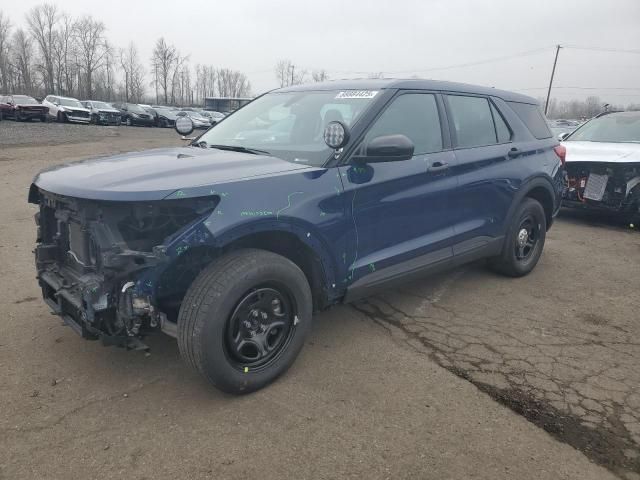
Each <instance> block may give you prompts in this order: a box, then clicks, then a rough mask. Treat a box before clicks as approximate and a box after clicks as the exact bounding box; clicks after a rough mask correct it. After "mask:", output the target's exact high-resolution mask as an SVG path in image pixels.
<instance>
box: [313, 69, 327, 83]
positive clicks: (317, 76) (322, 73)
mask: <svg viewBox="0 0 640 480" xmlns="http://www.w3.org/2000/svg"><path fill="white" fill-rule="evenodd" d="M311 78H312V80H313V81H314V82H326V81H327V80H329V74H327V71H326V70H324V69H322V70H314V71H313V72H311Z"/></svg>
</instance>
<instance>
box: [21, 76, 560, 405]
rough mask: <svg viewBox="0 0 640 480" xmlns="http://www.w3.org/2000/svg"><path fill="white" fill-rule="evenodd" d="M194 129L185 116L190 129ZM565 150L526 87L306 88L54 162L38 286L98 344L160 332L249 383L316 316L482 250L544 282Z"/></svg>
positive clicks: (291, 346)
mask: <svg viewBox="0 0 640 480" xmlns="http://www.w3.org/2000/svg"><path fill="white" fill-rule="evenodd" d="M185 113H186V112H185ZM193 123H194V122H193V120H192V119H191V117H190V116H188V115H180V116H179V117H178V118H177V120H176V130H177V131H178V132H179V133H182V134H189V133H191V131H192V130H193ZM274 131H277V132H278V134H277V135H274ZM563 159H564V148H563V147H561V146H559V145H558V142H557V140H556V139H555V138H554V137H553V136H552V134H551V132H550V131H549V129H548V127H547V124H546V122H545V120H544V117H543V115H542V114H541V112H540V109H539V106H538V105H537V103H536V101H535V100H534V99H532V98H530V97H526V96H523V95H519V94H515V93H510V92H504V91H500V90H496V89H493V88H482V87H474V86H469V85H461V84H455V83H448V82H436V81H425V80H405V81H400V80H368V81H364V80H359V81H344V82H328V83H317V84H314V85H313V86H308V87H305V86H295V87H288V88H284V89H280V90H276V91H273V92H270V93H268V94H266V95H264V96H262V97H259V98H258V99H256V100H255V101H253V102H251V103H250V104H248V105H246V106H245V107H243V108H242V109H241V110H238V111H236V112H235V113H234V114H233V115H231V116H230V117H229V118H227V119H225V121H224V122H221V123H220V124H219V125H217V126H216V128H212V129H210V130H208V131H207V132H205V133H203V134H202V135H200V136H199V137H197V138H196V139H195V140H193V142H192V144H191V145H190V146H188V147H182V148H168V149H163V150H152V151H148V152H140V153H129V154H124V155H119V156H116V157H113V158H108V157H106V158H100V159H95V160H90V161H82V162H81V163H80V164H69V165H65V166H62V167H59V168H56V169H51V170H47V171H43V172H41V173H40V174H39V175H38V176H37V177H36V178H35V179H34V183H33V184H32V186H31V189H30V192H29V201H30V202H32V203H37V204H39V205H40V214H39V216H38V217H36V220H37V222H38V225H39V231H40V235H39V243H38V246H37V248H36V252H35V253H36V265H37V270H38V279H39V282H40V286H41V287H42V292H43V297H44V299H45V300H46V301H47V303H49V305H50V306H51V307H52V308H53V310H54V312H55V313H58V314H59V315H61V316H62V317H63V319H64V320H65V321H66V322H67V323H69V324H70V325H72V326H74V328H75V329H76V331H78V332H79V333H81V334H83V335H84V336H85V337H87V338H101V339H102V340H103V342H105V343H107V344H120V345H125V346H128V347H130V348H144V345H143V344H142V343H141V342H142V339H141V337H142V336H143V335H144V334H145V333H148V332H150V331H156V330H161V331H163V332H165V333H167V334H169V335H172V336H175V337H177V339H178V345H179V348H180V352H181V354H182V356H183V358H184V359H185V360H186V361H187V362H188V363H189V364H191V365H192V366H193V367H194V368H196V369H197V370H198V371H199V372H200V373H201V374H202V375H203V376H204V377H205V378H207V379H208V380H209V381H210V382H212V383H213V384H214V385H216V386H218V387H219V388H221V389H223V390H225V391H228V392H232V393H246V392H250V391H253V390H256V389H258V388H261V387H263V386H265V385H266V384H268V383H269V382H271V381H273V380H274V379H275V378H276V377H277V376H278V375H280V374H282V373H283V372H284V371H286V370H287V368H288V367H289V366H290V365H291V364H292V362H293V361H294V359H295V358H296V356H297V354H298V352H299V351H300V349H301V348H302V346H303V344H304V341H305V337H306V336H307V334H308V333H309V331H310V327H311V320H312V312H313V311H314V310H321V309H324V308H326V307H328V306H330V305H332V304H336V303H339V302H348V301H352V300H354V299H357V298H360V297H362V296H365V295H368V294H370V293H372V292H375V291H376V290H378V289H381V288H386V287H388V286H389V285H392V284H394V283H395V282H397V281H400V280H409V279H411V278H413V277H414V276H417V275H422V274H426V273H432V272H435V271H440V270H442V269H446V268H450V267H453V266H455V265H459V264H462V263H465V262H469V261H472V260H477V259H480V258H488V259H489V263H490V265H491V266H492V268H494V269H495V270H496V271H499V272H501V273H503V274H505V275H509V276H514V277H516V276H522V275H526V274H528V273H529V272H530V271H531V270H532V269H533V268H534V267H535V265H536V264H537V262H538V259H539V258H540V255H541V254H542V250H543V247H544V242H545V236H546V232H547V229H548V228H549V227H550V226H551V223H552V221H553V218H554V215H555V214H556V213H557V211H558V209H559V207H560V196H561V190H562V187H563V185H562V181H563V176H564V169H563Z"/></svg>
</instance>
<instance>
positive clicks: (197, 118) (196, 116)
mask: <svg viewBox="0 0 640 480" xmlns="http://www.w3.org/2000/svg"><path fill="white" fill-rule="evenodd" d="M184 113H186V114H187V115H188V116H189V117H191V118H194V119H196V120H202V121H203V122H206V121H207V119H206V118H204V117H203V116H202V115H200V114H199V113H198V112H192V111H185V112H184Z"/></svg>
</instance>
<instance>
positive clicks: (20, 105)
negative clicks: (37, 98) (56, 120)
mask: <svg viewBox="0 0 640 480" xmlns="http://www.w3.org/2000/svg"><path fill="white" fill-rule="evenodd" d="M16 107H20V108H47V107H45V106H44V105H40V104H37V105H36V104H35V103H16Z"/></svg>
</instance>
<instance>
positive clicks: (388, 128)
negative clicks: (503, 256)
mask: <svg viewBox="0 0 640 480" xmlns="http://www.w3.org/2000/svg"><path fill="white" fill-rule="evenodd" d="M442 115H443V105H442V104H441V101H440V99H439V98H438V97H437V95H435V94H432V93H415V92H402V93H399V94H398V95H397V96H396V97H395V98H394V99H393V100H392V101H391V102H390V103H389V105H387V107H386V108H385V110H384V111H383V112H382V113H381V114H380V115H379V116H378V118H377V119H376V120H375V121H374V122H373V124H372V126H371V127H370V128H369V129H368V131H367V133H366V134H365V136H364V138H363V140H362V145H364V144H366V143H367V142H369V141H370V140H372V139H373V138H376V137H379V136H384V135H395V134H402V135H405V136H407V137H408V138H409V139H410V140H411V141H412V142H413V143H414V145H415V150H414V155H413V157H412V158H411V159H408V160H403V161H393V162H377V163H369V164H367V163H361V162H358V163H355V162H350V163H348V164H347V165H344V166H341V167H339V170H340V174H341V177H342V180H343V184H344V189H345V193H344V194H345V195H346V205H347V207H348V208H349V209H350V211H351V212H350V213H351V215H352V221H353V228H352V231H353V233H352V240H351V242H350V243H351V247H352V248H350V249H349V252H348V253H347V252H345V254H344V255H343V261H344V262H345V264H346V265H347V266H348V274H347V278H346V279H345V282H346V283H347V285H352V286H353V287H358V288H359V287H365V288H367V287H370V286H375V284H379V283H382V282H384V281H387V280H391V279H393V278H394V277H399V276H403V275H405V274H406V273H409V272H411V271H417V270H421V269H423V268H424V267H426V266H429V265H431V264H436V263H446V262H448V261H450V259H451V256H452V248H451V238H452V236H453V228H452V225H451V217H452V212H451V211H450V210H451V208H452V205H453V198H452V196H453V192H454V190H455V187H456V179H455V177H453V176H452V174H451V171H452V168H450V167H453V163H454V161H455V157H454V154H453V152H452V150H451V149H450V148H449V136H448V134H447V133H446V132H443V128H442V125H444V122H442V121H441V118H442ZM356 151H358V150H357V149H356Z"/></svg>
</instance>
